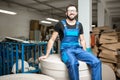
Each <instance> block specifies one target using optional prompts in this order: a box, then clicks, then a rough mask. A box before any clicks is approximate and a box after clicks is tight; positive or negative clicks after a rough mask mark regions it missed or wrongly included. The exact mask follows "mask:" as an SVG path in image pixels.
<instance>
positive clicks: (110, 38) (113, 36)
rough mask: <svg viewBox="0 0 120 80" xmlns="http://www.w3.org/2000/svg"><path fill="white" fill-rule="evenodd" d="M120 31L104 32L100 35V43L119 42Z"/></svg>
mask: <svg viewBox="0 0 120 80" xmlns="http://www.w3.org/2000/svg"><path fill="white" fill-rule="evenodd" d="M119 34H120V32H114V31H112V32H106V33H102V34H101V36H100V43H102V44H104V43H105V44H106V43H116V42H119V39H120V35H119Z"/></svg>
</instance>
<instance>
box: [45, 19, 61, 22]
mask: <svg viewBox="0 0 120 80" xmlns="http://www.w3.org/2000/svg"><path fill="white" fill-rule="evenodd" d="M46 20H49V21H54V22H59V20H57V19H53V18H46Z"/></svg>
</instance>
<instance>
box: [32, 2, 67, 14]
mask: <svg viewBox="0 0 120 80" xmlns="http://www.w3.org/2000/svg"><path fill="white" fill-rule="evenodd" d="M34 1H36V2H37V3H39V4H43V5H46V6H48V7H51V8H53V9H56V10H59V11H61V12H65V11H64V10H62V9H60V8H56V7H54V6H52V5H49V4H47V3H44V2H41V1H38V0H34Z"/></svg>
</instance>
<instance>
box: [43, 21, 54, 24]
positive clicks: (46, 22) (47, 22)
mask: <svg viewBox="0 0 120 80" xmlns="http://www.w3.org/2000/svg"><path fill="white" fill-rule="evenodd" d="M41 23H45V24H52V22H49V21H41Z"/></svg>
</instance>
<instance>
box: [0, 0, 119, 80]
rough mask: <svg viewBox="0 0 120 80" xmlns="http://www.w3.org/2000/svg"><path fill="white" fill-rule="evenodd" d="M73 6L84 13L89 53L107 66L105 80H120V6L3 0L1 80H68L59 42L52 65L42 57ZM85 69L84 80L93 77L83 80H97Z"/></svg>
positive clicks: (115, 1) (95, 1)
mask: <svg viewBox="0 0 120 80" xmlns="http://www.w3.org/2000/svg"><path fill="white" fill-rule="evenodd" d="M69 4H74V5H76V6H77V8H78V16H77V20H78V21H80V22H81V23H82V24H83V28H84V32H85V33H84V35H85V39H86V41H87V48H89V49H90V52H91V53H92V54H94V55H95V56H96V57H98V58H99V59H100V60H101V61H102V62H103V63H104V64H105V65H103V67H104V68H103V74H102V75H104V76H103V80H120V0H90V1H89V0H84V1H83V0H0V80H7V78H11V79H10V80H13V78H14V76H16V78H14V79H15V80H19V78H21V79H20V80H26V79H29V80H33V79H35V78H36V79H35V80H38V79H41V80H68V75H66V68H65V66H64V64H63V63H62V62H61V61H60V59H58V58H59V56H58V55H59V54H60V40H59V37H58V38H57V39H56V41H55V43H54V46H53V48H52V50H51V56H50V57H49V58H48V59H47V60H43V61H41V62H39V61H38V57H39V56H41V55H44V54H45V53H46V48H47V42H48V40H49V39H50V37H51V35H52V32H53V31H54V26H55V25H56V24H57V23H58V22H59V21H61V20H62V19H65V18H66V16H65V11H66V7H67V5H69ZM88 4H89V5H88ZM88 8H89V9H88ZM87 9H88V10H87ZM3 11H5V12H3ZM8 11H10V13H6V12H8ZM84 13H85V14H84ZM86 14H87V15H86ZM81 18H82V19H81ZM86 18H87V19H88V20H87V21H86V20H85V19H86ZM50 19H52V21H51V20H50ZM53 19H54V20H53ZM85 25H86V26H85ZM84 26H85V27H84ZM90 32H91V33H90ZM92 43H93V44H92ZM52 54H55V55H54V56H53V55H52ZM49 61H50V62H49ZM57 61H58V62H57ZM80 63H81V65H83V66H80V68H81V69H80V71H81V70H82V69H84V70H86V73H84V72H83V73H84V74H82V76H85V75H87V76H86V77H80V80H85V79H86V80H91V79H90V77H91V76H90V73H89V68H88V66H87V65H86V64H85V63H82V62H80ZM48 65H49V67H48ZM56 65H59V66H56ZM83 67H84V68H83ZM64 68H65V69H64ZM60 70H61V71H63V72H60ZM105 70H106V71H105ZM18 73H32V74H27V75H26V74H18ZM35 73H37V74H35ZM81 73H82V71H81ZM16 74H18V75H16ZM23 76H25V78H24V77H23ZM28 76H31V78H30V77H28ZM35 76H36V77H35ZM66 76H67V77H66ZM105 76H106V77H105Z"/></svg>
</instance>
